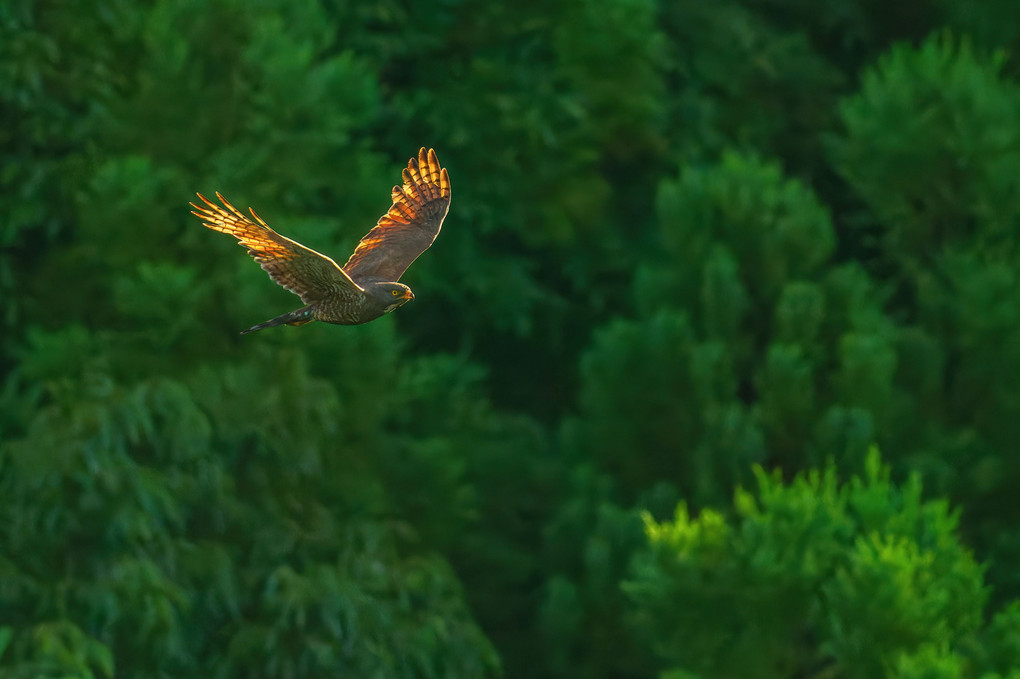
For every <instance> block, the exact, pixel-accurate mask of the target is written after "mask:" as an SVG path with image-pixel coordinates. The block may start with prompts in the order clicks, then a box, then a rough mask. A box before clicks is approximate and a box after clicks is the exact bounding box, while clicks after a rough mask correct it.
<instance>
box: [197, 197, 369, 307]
mask: <svg viewBox="0 0 1020 679" xmlns="http://www.w3.org/2000/svg"><path fill="white" fill-rule="evenodd" d="M198 197H199V198H201V199H202V202H204V203H205V204H206V206H207V207H201V206H198V205H195V204H194V203H192V204H191V207H193V208H195V209H194V210H192V214H194V215H195V216H197V217H198V218H199V219H201V220H202V222H203V223H204V224H205V226H207V227H209V228H210V229H212V230H214V231H219V232H220V233H227V234H230V235H231V236H233V237H234V238H236V239H237V241H238V243H239V244H240V245H241V246H243V247H245V248H247V249H248V254H249V255H251V256H252V258H254V259H255V261H256V262H258V263H259V264H260V265H261V266H262V268H263V269H264V270H265V271H266V273H268V274H269V277H270V278H272V279H273V280H274V281H276V282H277V283H278V284H280V285H281V286H283V287H284V288H286V289H287V290H290V291H291V292H293V293H294V294H296V295H298V296H299V297H300V298H301V301H302V302H304V303H305V304H313V303H315V302H318V301H321V300H322V299H324V298H326V297H328V296H330V295H335V294H336V293H337V292H338V291H339V290H347V291H349V292H355V291H357V292H361V287H360V286H358V285H357V284H356V283H354V281H352V280H351V278H350V276H348V275H347V274H346V273H345V272H344V270H343V269H341V268H340V267H339V266H337V263H336V262H334V261H333V260H332V259H330V258H329V257H327V256H325V255H323V254H320V253H318V252H316V251H315V250H312V249H311V248H306V247H305V246H304V245H301V244H300V243H296V242H295V241H292V240H291V239H289V238H286V237H284V236H281V235H280V234H278V233H276V232H275V231H273V230H272V229H271V228H269V225H268V224H266V223H265V222H264V221H262V219H261V218H260V217H259V216H258V215H257V214H255V210H252V209H251V208H249V210H251V216H252V217H254V218H255V222H258V223H257V224H256V223H255V222H253V221H251V220H250V219H248V218H247V217H246V216H245V215H244V214H243V213H242V212H241V211H240V210H238V209H237V208H235V207H234V206H233V205H231V204H230V203H229V202H228V201H227V199H226V198H224V197H223V196H221V195H220V194H219V192H218V191H217V192H216V197H217V198H219V200H220V202H222V203H223V205H224V206H226V208H227V209H226V210H224V209H223V208H222V207H220V206H219V205H217V204H216V203H214V202H212V201H211V200H209V199H208V198H206V197H205V196H203V195H202V194H201V193H200V194H198Z"/></svg>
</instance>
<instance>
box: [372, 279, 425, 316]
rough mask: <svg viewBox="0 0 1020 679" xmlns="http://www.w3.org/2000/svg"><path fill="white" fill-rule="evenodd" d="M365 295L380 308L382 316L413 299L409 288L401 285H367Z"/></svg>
mask: <svg viewBox="0 0 1020 679" xmlns="http://www.w3.org/2000/svg"><path fill="white" fill-rule="evenodd" d="M365 293H366V294H367V295H368V296H369V297H371V298H372V299H374V300H376V301H377V302H378V303H379V304H380V305H381V306H382V308H383V313H384V314H388V313H389V312H391V311H393V310H394V309H396V308H397V307H399V306H403V305H404V304H407V303H408V302H410V301H411V300H412V299H414V293H413V292H411V288H409V287H407V286H406V285H404V284H403V283H369V284H368V285H367V286H365Z"/></svg>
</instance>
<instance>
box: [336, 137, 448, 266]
mask: <svg viewBox="0 0 1020 679" xmlns="http://www.w3.org/2000/svg"><path fill="white" fill-rule="evenodd" d="M403 180H404V184H403V186H394V187H393V191H392V192H391V193H390V197H391V199H392V200H393V205H392V206H391V207H390V209H389V210H388V211H387V212H386V214H384V215H383V216H382V217H380V218H379V221H378V223H377V224H376V226H375V227H374V228H373V229H372V230H371V231H369V232H368V233H367V234H365V237H364V238H362V239H361V242H360V243H358V247H357V248H356V249H355V250H354V254H352V255H351V258H350V259H348V260H347V263H346V264H344V267H343V268H344V271H346V272H347V274H348V275H349V276H350V277H351V278H352V279H353V280H355V281H358V282H360V281H398V280H400V277H401V276H402V275H403V274H404V272H405V271H406V270H407V267H409V266H410V265H411V263H412V262H413V261H414V260H416V259H418V256H419V255H420V254H421V253H423V252H425V251H426V250H427V249H428V248H429V246H431V245H432V243H433V241H435V239H436V236H438V235H439V229H441V228H442V226H443V219H445V218H446V213H447V212H449V210H450V176H449V175H448V174H447V172H446V169H445V168H442V167H440V166H439V159H438V158H437V157H436V152H435V151H434V150H432V149H428V151H426V150H425V148H424V147H423V148H422V149H421V150H420V151H418V158H417V159H415V158H411V160H410V161H409V162H408V163H407V168H406V169H405V170H404V171H403Z"/></svg>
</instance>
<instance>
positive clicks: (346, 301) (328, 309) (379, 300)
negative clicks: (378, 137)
mask: <svg viewBox="0 0 1020 679" xmlns="http://www.w3.org/2000/svg"><path fill="white" fill-rule="evenodd" d="M403 179H404V183H403V185H402V186H394V187H393V191H392V192H391V193H390V197H391V198H392V200H393V205H391V206H390V209H389V210H387V211H386V214H384V215H383V216H382V217H380V218H379V221H378V223H377V224H376V225H375V227H374V228H373V229H372V230H371V231H369V232H368V233H367V234H365V237H364V238H362V239H361V242H360V243H358V247H357V248H355V249H354V254H352V255H351V257H350V259H348V260H347V263H346V264H344V265H343V266H342V267H340V266H337V263H336V262H334V261H333V260H332V259H330V258H329V257H327V256H326V255H323V254H320V253H318V252H316V251H315V250H312V249H310V248H306V247H305V246H303V245H301V244H300V243H297V242H295V241H292V240H291V239H289V238H286V237H285V236H281V235H280V234H278V233H277V232H275V231H273V230H272V229H271V228H269V225H268V224H266V223H265V222H264V221H262V219H261V218H260V217H259V216H258V215H257V214H255V210H252V209H251V208H249V210H251V216H252V217H253V218H254V219H255V221H252V220H251V219H248V217H246V216H245V215H244V213H243V212H241V211H240V210H238V209H237V208H235V207H234V206H233V205H231V204H230V203H229V202H227V199H226V198H224V197H223V196H221V195H220V194H219V193H218V192H217V193H216V197H217V198H219V199H220V202H221V203H223V206H224V207H225V208H226V209H224V207H221V206H219V205H217V204H216V203H214V202H212V201H211V200H209V199H208V198H206V197H205V196H203V195H202V194H201V193H200V194H198V197H199V198H200V199H202V202H204V203H205V206H204V207H203V206H199V205H195V204H194V203H192V204H191V207H193V208H195V209H194V210H193V211H192V213H193V214H194V215H195V216H197V217H198V218H199V219H201V220H202V223H203V224H204V225H205V226H207V227H209V228H210V229H213V230H214V231H219V232H221V233H228V234H230V235H231V236H233V237H234V238H236V239H237V241H238V243H239V244H240V245H241V246H243V247H245V248H247V249H248V254H249V255H251V256H252V257H253V258H254V259H255V261H256V262H258V263H259V264H261V265H262V268H263V269H265V271H266V273H268V274H269V277H270V278H272V279H273V280H274V281H276V282H277V283H279V284H280V285H281V286H283V287H284V288H286V289H287V290H290V291H291V292H293V293H294V294H295V295H297V296H298V297H300V298H301V301H302V302H304V303H305V306H303V307H301V308H300V309H298V310H296V311H291V312H288V313H285V314H283V315H282V316H277V317H276V318H273V319H271V320H268V321H266V322H265V323H259V324H258V325H255V326H252V327H251V328H248V329H247V330H245V331H243V332H242V333H241V334H242V335H244V334H246V333H249V332H255V331H256V330H262V329H263V328H271V327H273V326H274V325H283V324H285V323H286V324H287V325H303V324H305V323H308V322H310V321H323V322H324V323H337V324H340V325H358V324H359V323H368V322H369V321H372V320H375V319H376V318H379V317H380V316H382V315H383V314H387V313H389V312H391V311H393V310H394V309H396V308H397V307H399V306H402V305H404V304H406V303H407V302H409V301H411V300H412V299H414V293H412V292H411V288H409V287H407V286H406V285H404V284H403V283H398V282H397V281H399V280H400V276H401V275H402V274H403V273H404V271H406V270H407V267H409V266H410V265H411V262H413V261H414V260H416V259H418V255H420V254H421V253H423V252H425V250H427V249H428V248H429V246H430V245H432V242H433V241H434V240H435V239H436V236H438V235H439V229H440V228H441V227H442V226H443V219H444V218H445V217H446V213H447V212H448V211H449V209H450V176H449V175H448V174H447V173H446V169H445V168H442V167H440V166H439V159H438V158H436V152H435V151H433V150H432V149H429V150H428V151H426V150H425V149H424V148H422V149H421V150H420V151H419V152H418V157H417V158H411V160H410V161H409V162H408V163H407V169H405V170H404V172H403Z"/></svg>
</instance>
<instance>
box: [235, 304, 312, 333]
mask: <svg viewBox="0 0 1020 679" xmlns="http://www.w3.org/2000/svg"><path fill="white" fill-rule="evenodd" d="M313 314H314V312H313V310H312V307H310V306H306V307H304V308H303V309H298V310H297V311H288V312H287V313H285V314H283V315H282V316H277V317H276V318H271V319H270V320H268V321H266V322H265V323H259V324H258V325H253V326H251V327H250V328H248V329H247V330H242V331H241V334H242V335H247V334H248V333H249V332H255V331H257V330H264V329H265V328H272V327H273V326H274V325H284V324H286V325H304V324H305V323H310V322H311V321H314V320H315V316H314V315H313Z"/></svg>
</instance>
